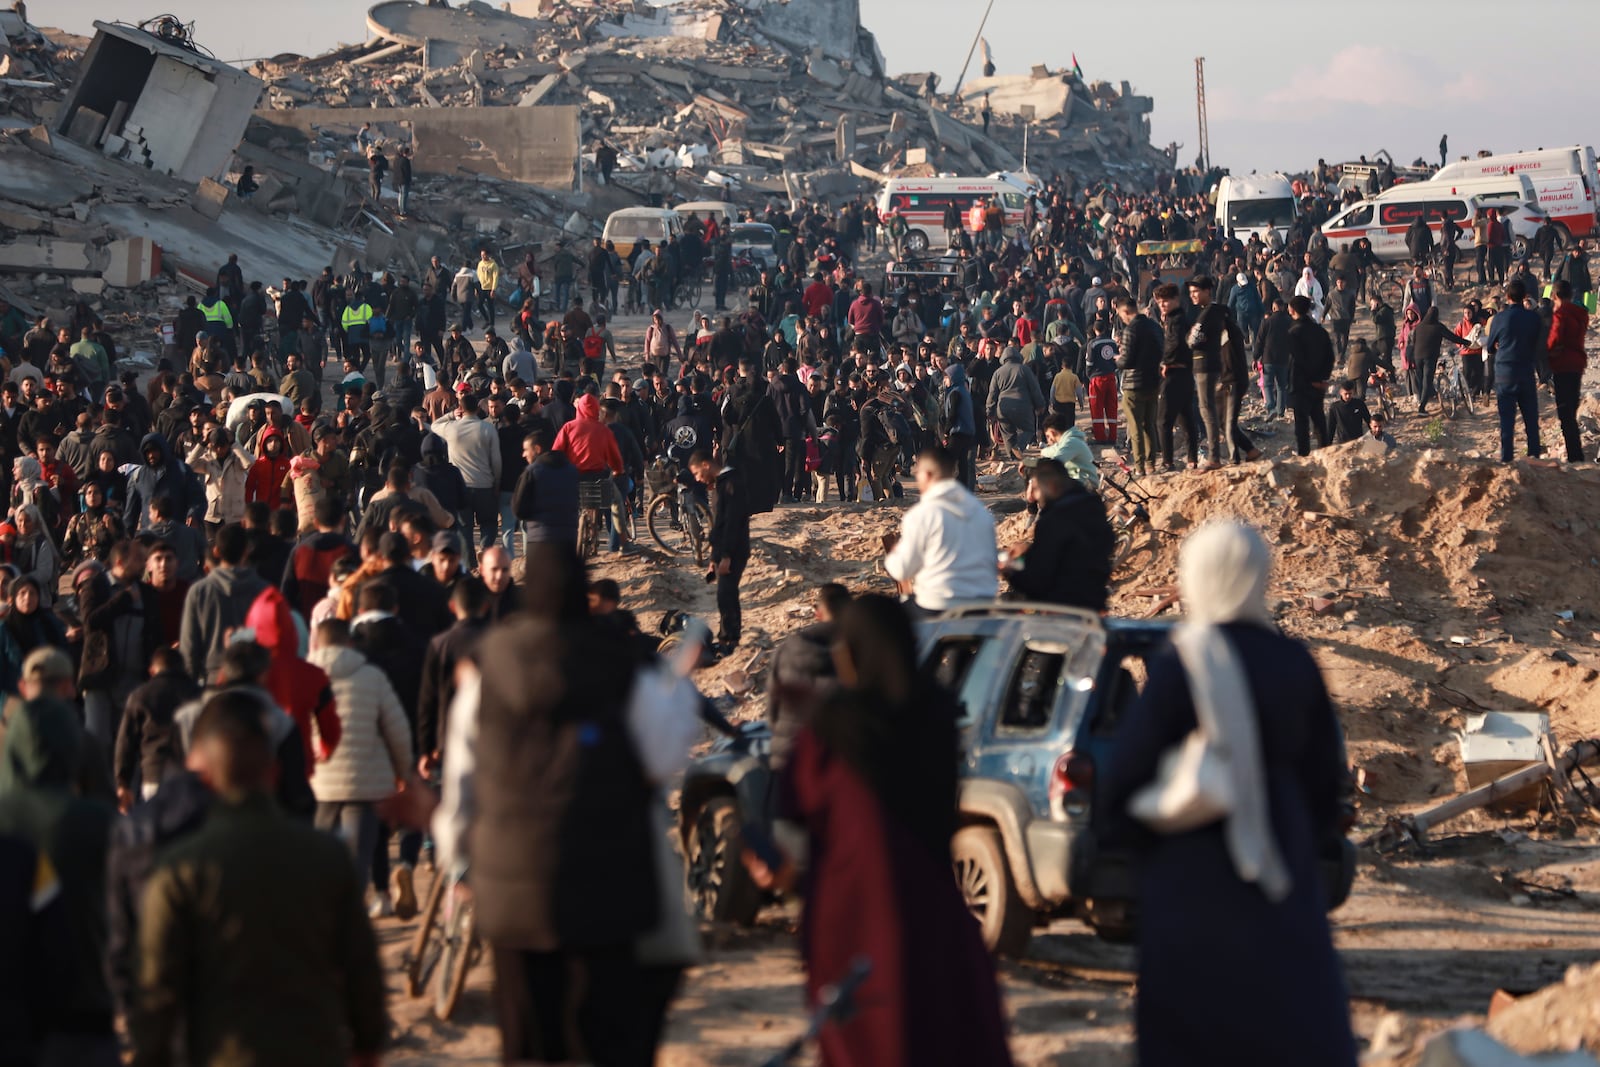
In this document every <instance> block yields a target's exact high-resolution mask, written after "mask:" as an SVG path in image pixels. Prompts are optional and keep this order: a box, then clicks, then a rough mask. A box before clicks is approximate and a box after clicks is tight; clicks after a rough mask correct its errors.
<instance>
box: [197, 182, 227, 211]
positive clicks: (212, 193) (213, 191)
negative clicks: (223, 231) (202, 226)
mask: <svg viewBox="0 0 1600 1067" xmlns="http://www.w3.org/2000/svg"><path fill="white" fill-rule="evenodd" d="M227 202H228V187H227V186H226V185H223V184H222V183H221V182H217V181H212V180H211V179H210V178H201V179H200V184H199V185H198V186H196V187H195V191H194V209H195V210H196V211H198V212H200V214H202V215H204V216H205V217H206V218H208V219H217V218H221V217H222V207H223V205H224V204H226V203H227Z"/></svg>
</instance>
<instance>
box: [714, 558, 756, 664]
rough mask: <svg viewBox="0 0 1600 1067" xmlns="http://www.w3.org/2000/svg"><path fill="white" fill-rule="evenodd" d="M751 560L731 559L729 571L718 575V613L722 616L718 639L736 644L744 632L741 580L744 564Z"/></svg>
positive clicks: (725, 642)
mask: <svg viewBox="0 0 1600 1067" xmlns="http://www.w3.org/2000/svg"><path fill="white" fill-rule="evenodd" d="M748 562H749V560H746V559H735V560H730V561H729V567H728V573H727V574H718V575H717V614H718V615H719V616H721V618H722V625H721V628H720V632H718V634H717V640H719V641H721V642H722V643H724V644H729V645H736V644H738V643H739V637H740V636H741V635H742V634H743V632H744V614H743V612H742V610H741V609H740V606H739V580H740V579H741V578H743V577H744V566H745V564H746V563H748Z"/></svg>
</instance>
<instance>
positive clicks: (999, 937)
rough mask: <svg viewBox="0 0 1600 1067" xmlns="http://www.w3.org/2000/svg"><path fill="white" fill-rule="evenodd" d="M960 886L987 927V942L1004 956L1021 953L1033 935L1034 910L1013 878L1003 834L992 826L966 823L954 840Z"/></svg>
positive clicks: (983, 927)
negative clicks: (1028, 904) (1002, 841)
mask: <svg viewBox="0 0 1600 1067" xmlns="http://www.w3.org/2000/svg"><path fill="white" fill-rule="evenodd" d="M950 858H951V861H952V863H953V864H954V866H955V873H956V886H957V888H959V889H960V890H961V897H962V899H963V900H965V901H966V902H967V910H968V911H970V912H971V913H972V917H973V918H974V919H976V920H977V921H978V928H979V929H980V930H982V931H983V943H984V944H985V945H986V946H988V948H989V951H990V952H993V953H995V954H996V955H1000V956H1020V955H1022V953H1023V952H1024V951H1025V950H1026V949H1027V947H1028V939H1029V938H1031V937H1032V936H1033V912H1032V911H1030V910H1029V909H1028V907H1027V905H1025V904H1023V902H1022V897H1021V896H1020V895H1019V894H1018V893H1017V885H1016V883H1015V882H1013V881H1012V880H1011V868H1010V866H1008V865H1007V863H1006V850H1005V846H1004V845H1003V844H1002V843H1001V841H1000V834H999V833H998V832H996V831H995V830H994V829H992V828H991V827H988V826H966V827H963V828H962V829H960V830H957V831H956V836H955V837H954V838H953V839H952V840H951V842H950Z"/></svg>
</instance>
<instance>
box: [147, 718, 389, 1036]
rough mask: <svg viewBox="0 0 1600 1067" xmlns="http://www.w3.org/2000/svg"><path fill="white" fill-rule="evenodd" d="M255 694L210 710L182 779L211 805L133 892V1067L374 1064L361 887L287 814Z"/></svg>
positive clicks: (329, 843)
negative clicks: (276, 797)
mask: <svg viewBox="0 0 1600 1067" xmlns="http://www.w3.org/2000/svg"><path fill="white" fill-rule="evenodd" d="M263 712H264V709H263V707H262V704H261V702H260V699H259V697H257V696H256V695H254V694H253V693H251V692H250V691H248V690H244V689H232V690H228V691H225V692H222V693H219V694H217V695H215V696H213V697H211V699H210V700H208V701H207V702H206V704H205V706H204V708H203V709H202V710H201V712H200V715H199V718H198V720H197V721H196V722H195V726H194V731H193V734H192V735H191V739H190V746H189V751H190V760H191V764H190V765H191V766H192V767H195V768H196V769H197V770H198V771H199V774H200V777H201V778H202V779H203V780H204V782H205V783H206V785H208V786H209V787H210V788H211V789H212V790H213V791H214V792H215V793H216V794H217V800H216V801H215V803H214V804H213V806H212V808H211V811H210V813H209V815H208V816H207V817H206V821H205V823H204V825H203V826H201V827H200V828H199V829H198V830H197V831H195V832H194V833H193V834H192V835H190V836H189V837H187V838H185V839H183V840H181V841H179V842H177V843H176V844H174V845H172V846H171V847H170V849H169V850H168V851H167V852H166V853H165V854H164V856H163V859H162V862H161V865H160V867H159V868H158V869H157V870H156V872H155V873H154V874H153V875H151V877H150V882H149V885H148V887H147V889H146V891H145V895H144V901H145V909H144V913H143V915H142V916H141V919H140V924H139V976H138V995H137V998H136V999H135V1002H134V1009H133V1011H132V1013H131V1018H130V1019H129V1034H130V1036H131V1037H132V1039H133V1046H134V1058H133V1063H134V1064H135V1065H137V1067H166V1065H168V1064H174V1063H177V1062H180V1060H179V1059H178V1057H177V1053H176V1043H177V1042H178V1041H179V1040H180V1039H181V1041H182V1044H183V1047H184V1049H185V1054H186V1056H187V1059H186V1060H183V1061H181V1062H190V1063H226V1062H235V1060H236V1059H237V1060H240V1061H247V1062H255V1063H295V1064H301V1065H304V1067H347V1065H370V1067H375V1065H376V1064H377V1063H378V1051H379V1049H380V1048H381V1047H382V1045H383V1041H384V1033H385V1029H386V1027H387V1020H386V1018H385V1013H384V1005H383V997H384V993H383V972H382V970H381V969H380V968H379V965H378V947H377V942H376V940H375V939H374V937H373V935H372V927H371V925H370V924H369V923H368V922H367V917H366V916H365V915H363V914H362V911H361V898H362V889H363V882H364V880H365V879H364V878H363V877H360V876H358V875H357V873H356V871H355V869H354V867H353V865H352V863H351V861H350V855H349V853H348V852H346V851H345V848H344V846H343V845H341V844H340V843H339V841H338V840H337V839H336V838H334V837H332V836H329V835H327V834H323V833H319V832H317V831H315V830H312V829H311V828H310V827H308V826H304V825H301V824H300V823H297V822H294V821H292V820H291V819H289V818H288V817H286V816H285V815H284V814H283V812H282V811H281V810H280V809H279V808H278V807H277V805H276V804H274V803H273V800H272V793H271V790H272V786H271V784H270V783H271V782H272V779H273V777H274V776H275V774H276V766H275V761H274V760H273V755H272V747H271V743H270V742H269V740H268V737H267V730H266V726H265V724H264V722H263Z"/></svg>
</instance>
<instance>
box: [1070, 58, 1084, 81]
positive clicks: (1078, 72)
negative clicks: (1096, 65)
mask: <svg viewBox="0 0 1600 1067" xmlns="http://www.w3.org/2000/svg"><path fill="white" fill-rule="evenodd" d="M1072 73H1074V74H1076V75H1077V76H1078V80H1079V81H1082V80H1083V68H1082V67H1080V66H1078V53H1076V52H1074V53H1072Z"/></svg>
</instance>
